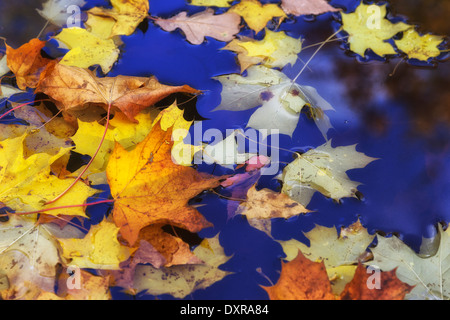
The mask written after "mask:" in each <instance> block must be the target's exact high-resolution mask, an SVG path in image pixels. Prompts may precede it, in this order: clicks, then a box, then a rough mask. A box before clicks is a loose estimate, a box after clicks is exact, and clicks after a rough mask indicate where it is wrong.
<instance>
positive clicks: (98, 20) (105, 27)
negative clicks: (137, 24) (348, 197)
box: [84, 12, 121, 46]
mask: <svg viewBox="0 0 450 320" xmlns="http://www.w3.org/2000/svg"><path fill="white" fill-rule="evenodd" d="M87 16H88V18H87V20H86V22H85V23H84V25H85V27H86V30H87V31H89V32H90V33H91V34H93V35H95V36H97V37H99V38H101V39H112V40H114V43H116V45H117V46H118V45H119V44H120V43H121V41H120V36H117V35H112V32H113V27H114V25H115V24H116V21H115V20H114V19H112V18H110V17H103V16H97V15H95V14H92V13H89V12H87Z"/></svg>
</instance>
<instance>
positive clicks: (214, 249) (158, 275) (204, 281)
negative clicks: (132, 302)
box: [134, 236, 230, 299]
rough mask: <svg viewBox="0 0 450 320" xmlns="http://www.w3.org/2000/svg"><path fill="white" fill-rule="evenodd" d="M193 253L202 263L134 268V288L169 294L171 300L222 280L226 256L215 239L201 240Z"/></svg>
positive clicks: (151, 292)
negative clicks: (222, 266)
mask: <svg viewBox="0 0 450 320" xmlns="http://www.w3.org/2000/svg"><path fill="white" fill-rule="evenodd" d="M194 254H195V255H196V256H197V257H198V258H199V259H200V260H202V261H203V262H204V263H203V264H195V265H177V266H172V267H170V268H161V269H156V268H154V267H152V266H150V265H139V266H138V267H137V268H136V275H135V277H134V287H135V289H136V290H137V291H138V292H139V291H144V290H145V292H146V293H149V294H152V295H156V296H157V295H161V294H170V295H172V296H174V297H175V298H180V299H181V298H184V297H186V296H187V295H188V294H190V293H191V292H193V291H195V290H200V289H205V288H207V287H209V286H211V285H212V284H213V283H215V282H217V281H220V280H222V279H223V278H224V277H225V276H227V275H228V274H229V272H226V271H223V270H220V269H219V267H220V265H222V264H224V263H225V262H227V261H228V260H229V259H230V257H227V256H226V255H225V253H224V251H223V248H222V247H221V246H220V243H219V239H218V236H216V237H214V238H208V239H204V240H203V242H202V243H201V244H200V245H199V246H198V247H197V248H196V249H195V250H194Z"/></svg>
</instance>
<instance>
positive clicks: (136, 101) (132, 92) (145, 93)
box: [36, 64, 199, 122]
mask: <svg viewBox="0 0 450 320" xmlns="http://www.w3.org/2000/svg"><path fill="white" fill-rule="evenodd" d="M36 90H37V91H39V92H43V93H45V94H47V95H48V96H50V97H51V98H52V99H53V100H54V101H55V103H56V104H57V106H58V108H60V109H61V110H64V111H68V112H71V111H76V110H84V109H86V108H89V107H90V106H95V105H101V106H102V107H104V108H107V106H108V105H109V104H111V107H112V108H113V109H114V108H117V109H118V110H120V111H121V112H123V113H124V114H125V115H126V116H127V117H128V119H129V120H131V121H134V122H136V120H135V116H136V115H137V114H138V113H139V112H140V111H142V110H144V109H145V108H147V107H148V106H151V105H153V104H155V103H156V102H158V101H160V100H162V99H164V98H165V97H167V96H169V95H171V94H173V93H177V92H184V93H199V91H198V90H195V89H194V88H191V87H190V86H187V85H184V86H167V85H163V84H160V83H159V82H158V80H157V79H156V78H155V77H150V78H144V77H132V76H120V75H119V76H117V77H104V78H97V77H96V76H95V75H93V73H92V72H91V71H89V70H86V69H82V68H78V67H71V66H65V65H61V64H56V65H54V66H52V68H50V69H47V70H46V71H45V75H43V76H42V77H41V80H40V81H39V84H38V87H37V88H36Z"/></svg>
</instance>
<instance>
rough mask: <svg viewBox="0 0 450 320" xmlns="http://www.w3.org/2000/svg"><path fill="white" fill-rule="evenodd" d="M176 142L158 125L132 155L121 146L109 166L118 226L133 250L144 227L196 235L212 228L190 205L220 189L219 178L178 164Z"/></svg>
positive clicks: (170, 132) (116, 149) (109, 179)
mask: <svg viewBox="0 0 450 320" xmlns="http://www.w3.org/2000/svg"><path fill="white" fill-rule="evenodd" d="M171 136H172V130H171V129H168V130H167V131H164V130H162V129H161V125H160V122H158V123H156V124H155V125H154V126H153V128H152V130H151V132H150V133H149V135H148V136H147V137H146V138H145V139H144V140H143V141H142V142H140V143H139V144H137V145H136V147H135V148H134V149H133V150H131V151H127V150H125V149H124V148H123V147H121V146H120V145H118V144H116V146H115V148H114V151H113V154H112V155H111V157H110V160H109V162H108V166H107V168H106V173H107V176H108V183H109V186H110V188H111V195H112V196H113V197H114V199H115V202H114V211H113V215H114V221H115V223H116V225H117V226H119V227H120V229H121V231H120V233H121V235H122V236H123V238H124V239H125V240H126V241H128V243H129V244H130V245H133V244H134V242H135V241H136V240H137V238H138V234H139V231H140V230H141V229H142V228H143V227H145V226H148V225H151V224H155V223H167V224H172V225H175V226H179V227H181V228H184V229H187V230H189V231H191V232H198V231H200V230H201V229H203V228H205V227H208V226H210V223H209V222H208V221H207V220H206V219H205V218H204V217H203V216H202V215H201V214H200V213H199V212H198V211H197V210H195V209H194V208H192V207H190V206H188V201H189V200H190V199H191V198H193V197H194V196H196V195H197V194H199V193H200V192H202V191H203V190H206V189H209V188H214V187H216V186H218V185H219V179H220V177H214V176H211V175H208V174H205V173H200V172H198V171H196V170H195V169H193V168H191V167H188V166H181V165H177V164H175V163H173V162H172V157H171V149H172V145H173V142H172V141H171ZM130 164H132V165H131V166H130ZM124 168H127V170H124Z"/></svg>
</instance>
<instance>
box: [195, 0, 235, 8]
mask: <svg viewBox="0 0 450 320" xmlns="http://www.w3.org/2000/svg"><path fill="white" fill-rule="evenodd" d="M232 1H233V0H191V1H190V3H189V4H190V5H191V6H199V7H219V8H228V7H231V5H230V2H232Z"/></svg>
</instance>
